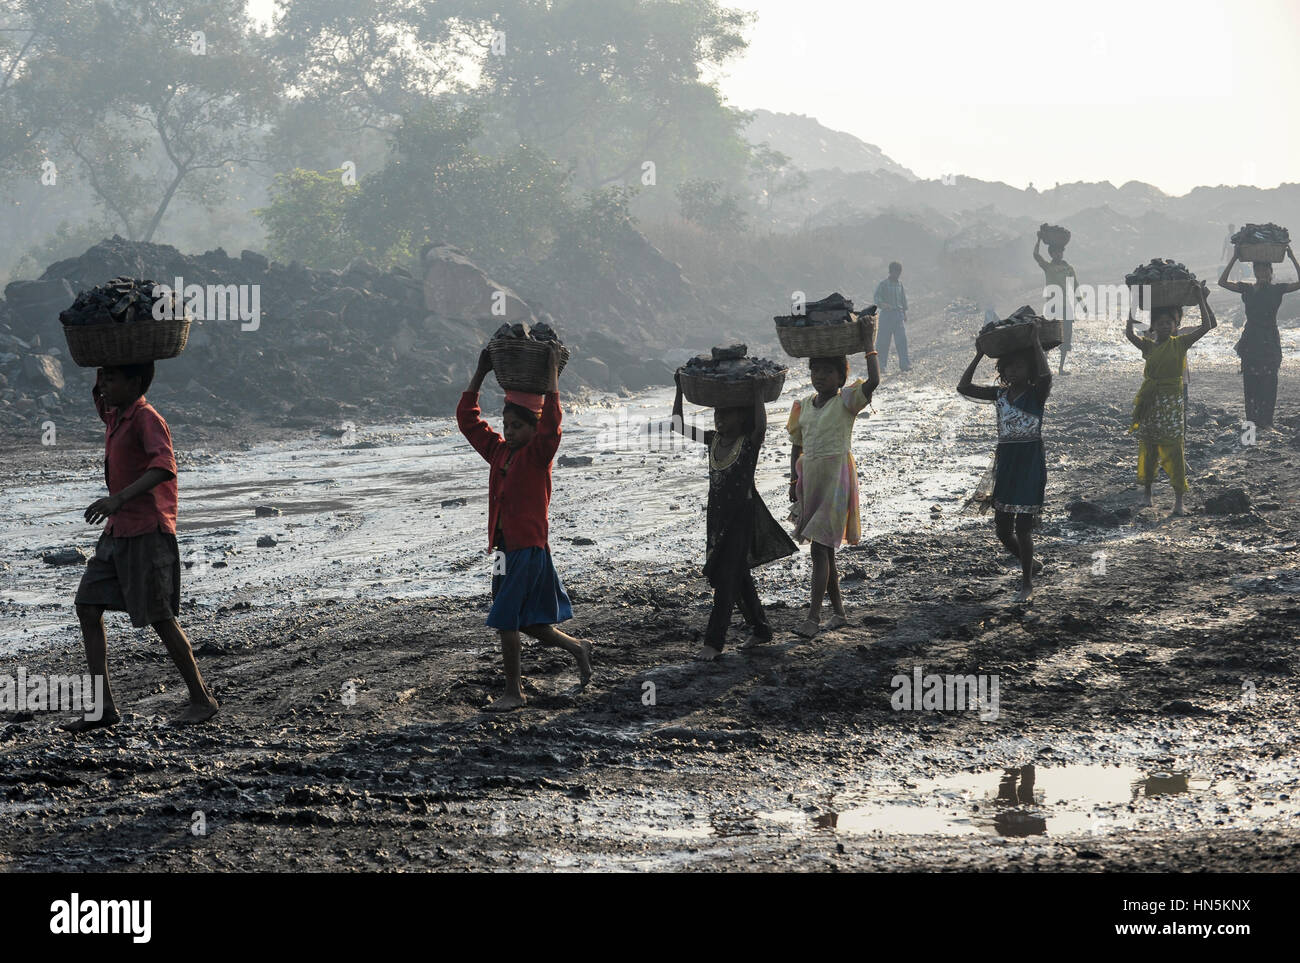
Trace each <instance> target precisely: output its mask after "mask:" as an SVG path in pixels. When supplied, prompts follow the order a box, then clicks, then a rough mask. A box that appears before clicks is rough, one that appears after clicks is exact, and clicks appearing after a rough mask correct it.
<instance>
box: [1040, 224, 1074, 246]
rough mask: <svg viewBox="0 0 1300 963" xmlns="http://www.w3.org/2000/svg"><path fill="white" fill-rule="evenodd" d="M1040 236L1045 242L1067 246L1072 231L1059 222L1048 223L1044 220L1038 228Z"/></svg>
mask: <svg viewBox="0 0 1300 963" xmlns="http://www.w3.org/2000/svg"><path fill="white" fill-rule="evenodd" d="M1038 237H1039V240H1041V241H1042V242H1043V243H1044V244H1047V245H1050V246H1055V247H1065V245H1067V244H1069V243H1070V231H1069V229H1068V228H1064V227H1061V225H1059V224H1048V223H1047V222H1046V221H1044V222H1043V223H1042V224H1041V225H1039V228H1038Z"/></svg>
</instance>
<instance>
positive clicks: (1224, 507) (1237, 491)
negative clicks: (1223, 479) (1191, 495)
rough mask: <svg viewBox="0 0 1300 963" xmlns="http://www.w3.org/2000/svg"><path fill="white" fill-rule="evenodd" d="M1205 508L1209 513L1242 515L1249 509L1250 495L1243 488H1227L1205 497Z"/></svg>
mask: <svg viewBox="0 0 1300 963" xmlns="http://www.w3.org/2000/svg"><path fill="white" fill-rule="evenodd" d="M1205 510H1206V511H1207V512H1209V513H1210V514H1211V515H1244V514H1245V513H1246V512H1248V511H1250V496H1249V495H1247V494H1246V491H1245V489H1242V488H1229V489H1226V490H1224V491H1222V492H1220V493H1219V494H1217V495H1211V496H1210V497H1209V498H1207V499H1206V500H1205Z"/></svg>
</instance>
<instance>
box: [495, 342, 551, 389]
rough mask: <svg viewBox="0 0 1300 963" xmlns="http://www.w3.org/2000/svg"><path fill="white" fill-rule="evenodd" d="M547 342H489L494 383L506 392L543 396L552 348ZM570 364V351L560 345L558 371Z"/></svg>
mask: <svg viewBox="0 0 1300 963" xmlns="http://www.w3.org/2000/svg"><path fill="white" fill-rule="evenodd" d="M549 344H550V342H548V341H533V340H532V339H530V338H493V339H492V340H491V341H489V342H488V346H487V349H488V354H489V355H490V356H491V357H492V371H493V372H494V373H495V374H496V376H497V384H499V385H500V386H501V387H502V388H504V389H505V390H506V391H527V392H530V393H532V394H545V393H546V389H547V387H549V384H548V377H547V376H548V374H549V371H548V370H547V369H548V368H549V366H550V363H551V362H550V358H551V349H550V348H549V347H548V345H549ZM568 362H569V349H568V348H566V347H564V346H563V345H561V346H560V370H561V371H563V370H564V366H565V365H566V364H568Z"/></svg>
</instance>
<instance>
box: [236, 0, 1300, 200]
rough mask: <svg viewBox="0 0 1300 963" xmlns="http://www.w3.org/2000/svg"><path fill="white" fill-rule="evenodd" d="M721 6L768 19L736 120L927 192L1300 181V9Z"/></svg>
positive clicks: (1176, 188)
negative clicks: (901, 172)
mask: <svg viewBox="0 0 1300 963" xmlns="http://www.w3.org/2000/svg"><path fill="white" fill-rule="evenodd" d="M721 2H722V3H724V5H729V6H735V7H740V8H741V9H746V10H752V11H754V12H756V13H757V14H758V21H757V23H755V24H754V26H753V27H751V28H750V31H749V40H750V47H749V51H748V53H747V54H746V55H745V56H744V58H743V59H740V60H737V61H735V62H734V63H732V64H731V65H730V66H729V67H728V69H727V70H726V71H725V73H724V75H723V76H722V77H720V78H718V79H719V82H720V84H721V87H722V90H723V92H724V93H725V94H726V96H727V99H728V100H729V102H731V103H732V104H734V105H735V106H737V107H743V108H755V107H764V108H767V109H768V110H775V111H782V112H788V113H798V114H808V115H810V116H813V117H816V118H817V119H818V120H820V121H821V122H822V123H823V124H825V125H826V126H828V127H832V128H835V129H838V130H845V131H848V132H849V133H851V134H855V135H856V136H858V137H860V138H862V139H863V140H865V141H867V142H869V143H872V144H875V145H876V146H878V147H879V148H880V149H881V150H883V151H884V152H885V153H886V154H888V155H889V156H890V157H892V158H894V160H896V161H898V162H899V163H901V164H903V165H904V166H906V167H909V168H911V169H912V170H913V171H915V172H916V173H917V174H919V175H920V176H922V177H939V176H941V175H943V174H945V173H956V174H967V175H970V176H972V177H980V178H983V179H985V180H1000V181H1006V182H1007V183H1009V184H1012V185H1015V186H1017V187H1024V186H1025V185H1026V184H1028V183H1030V182H1033V184H1034V186H1035V187H1039V188H1044V187H1051V186H1052V185H1053V184H1055V183H1056V182H1057V181H1061V182H1067V181H1078V180H1088V181H1101V180H1109V181H1112V182H1114V183H1115V184H1117V185H1118V184H1122V183H1124V182H1125V181H1129V180H1140V181H1147V182H1148V183H1151V184H1155V185H1156V186H1157V187H1159V188H1161V189H1162V190H1165V191H1167V192H1169V193H1171V194H1181V193H1185V192H1186V191H1187V190H1189V189H1190V188H1192V187H1195V186H1196V185H1198V184H1210V185H1214V184H1255V185H1258V186H1261V187H1274V186H1276V185H1277V184H1278V183H1280V182H1282V181H1300V120H1298V119H1297V116H1296V115H1297V112H1300V49H1298V48H1300V0H1172V2H1166V0H1074V2H1059V0H984V2H976V0H898V2H891V3H879V2H867V3H862V2H855V0H721ZM367 6H368V5H367V4H366V3H364V2H362V3H358V4H357V7H356V11H357V13H358V15H360V16H364V15H365V14H364V12H365V10H366V9H367ZM272 7H273V0H251V2H250V4H249V9H250V11H251V12H252V13H253V14H254V15H255V16H259V17H264V16H266V14H267V13H268V12H269V10H270V9H272Z"/></svg>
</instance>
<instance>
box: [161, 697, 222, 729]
mask: <svg viewBox="0 0 1300 963" xmlns="http://www.w3.org/2000/svg"><path fill="white" fill-rule="evenodd" d="M219 708H221V705H220V703H218V702H217V700H216V699H213V700H212V701H211V702H191V703H190V704H189V705H187V706H186V707H185V711H184V712H182V713H181V714H180V715H178V716H174V717H172V719H171V720H170V721H169V722H168V725H173V726H193V725H197V724H198V723H200V722H207V721H208V720H209V719H211V718H212V717H213V716H215V715H216V714H217V710H218V709H219Z"/></svg>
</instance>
